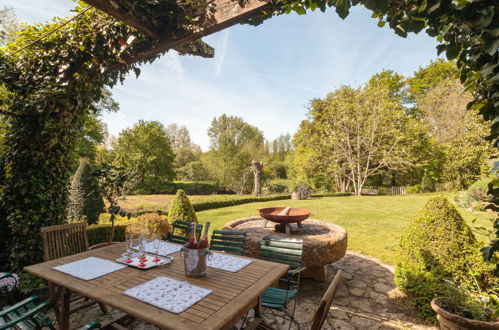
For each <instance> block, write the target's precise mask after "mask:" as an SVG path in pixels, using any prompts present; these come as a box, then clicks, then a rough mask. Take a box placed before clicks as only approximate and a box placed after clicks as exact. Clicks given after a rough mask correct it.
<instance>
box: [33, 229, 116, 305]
mask: <svg viewBox="0 0 499 330" xmlns="http://www.w3.org/2000/svg"><path fill="white" fill-rule="evenodd" d="M40 232H41V234H42V243H43V259H44V260H45V261H49V260H53V259H58V258H63V257H67V256H70V255H73V254H77V253H81V252H85V251H88V234H87V223H86V222H77V223H70V224H65V225H57V226H49V227H42V228H41V229H40ZM49 289H50V291H51V296H53V294H54V287H53V286H52V285H51V284H49ZM82 298H83V299H85V301H88V298H86V297H83V296H77V297H76V298H75V299H73V300H72V302H75V301H76V300H79V299H82ZM96 303H97V302H94V301H91V302H89V303H86V304H84V305H81V306H79V307H77V308H75V309H74V310H72V311H71V313H74V312H76V311H78V310H81V309H84V308H87V307H90V306H91V305H93V304H96ZM99 307H100V309H101V311H102V313H104V314H106V313H107V312H108V311H107V307H106V306H105V305H104V304H101V303H99Z"/></svg>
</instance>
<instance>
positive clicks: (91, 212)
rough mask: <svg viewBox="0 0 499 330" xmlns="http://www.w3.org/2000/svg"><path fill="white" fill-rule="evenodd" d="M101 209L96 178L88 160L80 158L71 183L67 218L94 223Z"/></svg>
mask: <svg viewBox="0 0 499 330" xmlns="http://www.w3.org/2000/svg"><path fill="white" fill-rule="evenodd" d="M103 210H104V201H103V200H102V196H101V195H100V193H99V184H98V182H97V178H96V177H95V175H94V171H93V169H92V166H91V165H90V163H89V162H88V160H86V159H82V160H81V161H80V166H79V167H78V170H77V171H76V173H75V176H74V178H73V182H72V184H71V190H70V198H69V206H68V219H69V220H74V221H82V220H83V221H87V222H88V223H89V224H92V223H96V222H97V220H99V215H100V214H101V212H102V211H103Z"/></svg>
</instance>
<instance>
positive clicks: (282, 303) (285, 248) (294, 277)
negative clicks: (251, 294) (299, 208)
mask: <svg viewBox="0 0 499 330" xmlns="http://www.w3.org/2000/svg"><path fill="white" fill-rule="evenodd" d="M302 253H303V239H299V238H285V237H270V236H266V237H263V238H262V241H261V243H260V258H261V259H264V260H268V261H273V262H278V263H282V264H287V265H289V266H290V267H291V270H289V271H288V273H287V276H286V278H283V279H281V280H283V281H285V283H286V288H285V289H281V288H268V289H267V290H265V291H264V293H263V295H262V306H264V307H266V308H269V309H275V310H279V311H281V312H283V313H284V314H285V315H286V316H287V317H284V318H285V319H287V320H289V321H291V322H292V323H295V324H296V325H298V327H299V324H298V322H297V321H296V319H295V317H294V314H295V310H296V300H295V303H294V305H293V310H292V311H291V313H290V312H289V311H288V310H287V307H288V303H289V301H290V300H292V299H293V298H294V297H295V296H296V294H297V293H298V287H299V285H300V274H301V272H302V271H304V270H305V269H306V268H305V267H302V266H301V257H302ZM289 327H290V328H291V323H290V325H289Z"/></svg>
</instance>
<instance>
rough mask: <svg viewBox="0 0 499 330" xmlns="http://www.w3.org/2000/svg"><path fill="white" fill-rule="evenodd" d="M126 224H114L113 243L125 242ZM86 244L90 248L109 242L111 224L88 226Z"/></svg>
mask: <svg viewBox="0 0 499 330" xmlns="http://www.w3.org/2000/svg"><path fill="white" fill-rule="evenodd" d="M127 225H128V223H127V222H120V223H115V224H114V237H113V241H116V242H123V241H125V230H126V227H127ZM87 233H88V244H90V246H92V245H95V244H99V243H104V242H107V241H109V236H110V235H111V224H98V225H91V226H88V230H87Z"/></svg>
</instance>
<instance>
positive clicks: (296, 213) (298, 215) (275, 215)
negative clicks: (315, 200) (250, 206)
mask: <svg viewBox="0 0 499 330" xmlns="http://www.w3.org/2000/svg"><path fill="white" fill-rule="evenodd" d="M284 209H285V207H268V208H265V209H259V210H258V211H259V212H260V216H261V217H262V218H264V219H265V220H270V221H272V222H279V223H295V222H300V221H303V220H306V219H308V217H310V211H309V210H305V209H298V208H291V209H290V210H289V213H288V215H279V212H281V211H282V210H284Z"/></svg>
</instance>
